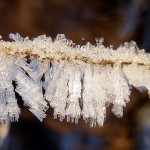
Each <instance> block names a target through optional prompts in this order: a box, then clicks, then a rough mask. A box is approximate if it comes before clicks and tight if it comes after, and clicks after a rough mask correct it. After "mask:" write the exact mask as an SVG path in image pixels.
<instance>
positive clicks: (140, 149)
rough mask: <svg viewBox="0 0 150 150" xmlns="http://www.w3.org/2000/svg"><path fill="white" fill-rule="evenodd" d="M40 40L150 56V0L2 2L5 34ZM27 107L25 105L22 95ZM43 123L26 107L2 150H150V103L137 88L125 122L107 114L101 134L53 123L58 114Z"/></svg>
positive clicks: (2, 138)
mask: <svg viewBox="0 0 150 150" xmlns="http://www.w3.org/2000/svg"><path fill="white" fill-rule="evenodd" d="M10 32H11V33H16V32H18V33H19V34H20V35H21V36H23V37H25V36H29V37H30V38H34V37H36V36H38V35H41V34H46V35H47V36H51V37H52V38H55V36H56V35H57V34H59V33H61V34H65V35H66V37H67V38H69V39H71V40H73V41H74V42H75V43H77V44H81V45H82V44H85V43H86V42H87V41H90V42H91V43H92V44H95V38H96V37H104V39H105V41H104V45H106V46H109V45H114V47H115V48H116V47H118V46H119V45H120V44H121V43H124V42H126V41H131V40H134V41H136V42H137V44H138V46H139V47H140V48H144V49H146V51H147V52H148V51H149V50H150V1H149V0H92V1H91V0H74V1H73V0H72V1H71V0H0V34H1V35H2V37H3V39H4V40H9V39H8V35H9V33H10ZM16 96H17V99H18V103H19V105H20V107H22V103H23V102H22V100H21V98H20V97H19V95H17V93H16ZM47 115H48V116H47V118H46V119H45V120H44V122H42V123H41V122H40V121H39V120H38V119H37V118H36V117H34V115H33V114H32V113H30V111H29V110H28V108H25V107H23V108H22V110H21V115H20V119H19V122H18V123H9V122H8V123H7V124H6V125H0V150H50V149H52V150H150V100H149V98H148V94H147V92H145V93H140V92H139V91H137V90H136V89H135V88H133V90H132V93H131V101H130V102H129V103H128V104H127V107H126V108H125V109H124V116H123V117H122V118H121V119H118V118H116V117H115V116H114V115H113V114H112V113H111V106H110V107H109V108H108V110H107V116H106V121H105V123H104V126H103V127H101V128H98V127H95V128H91V127H90V125H89V124H86V123H85V122H83V121H82V120H80V122H79V124H78V125H74V124H71V123H67V122H66V121H63V122H60V121H59V120H55V119H53V109H49V110H48V111H47Z"/></svg>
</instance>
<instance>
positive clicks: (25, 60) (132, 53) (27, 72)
mask: <svg viewBox="0 0 150 150" xmlns="http://www.w3.org/2000/svg"><path fill="white" fill-rule="evenodd" d="M9 37H10V39H11V40H13V41H12V42H5V41H3V40H0V123H5V122H6V119H7V118H8V117H9V118H10V120H11V121H18V118H19V114H20V109H19V107H18V105H17V100H16V98H15V92H17V93H18V94H19V95H20V96H21V97H22V100H23V102H24V106H25V107H29V110H30V111H31V112H32V113H33V114H34V115H35V116H36V117H37V118H38V119H39V120H40V121H42V120H43V119H44V118H45V117H46V110H47V109H48V104H47V102H48V103H49V104H50V106H51V107H52V108H53V109H54V118H59V119H60V121H62V120H64V119H66V120H67V121H70V122H74V123H78V120H79V119H80V118H82V119H84V120H85V122H90V125H91V126H96V125H98V126H103V124H104V121H105V118H106V109H107V107H108V106H109V104H113V107H112V112H113V113H114V114H115V115H116V116H117V117H122V115H123V108H124V107H125V106H126V103H128V102H129V101H130V92H131V89H132V86H134V87H135V88H137V89H138V90H139V91H141V92H143V91H145V89H147V90H148V94H149V97H150V54H148V53H145V50H143V49H142V50H140V49H139V48H138V47H137V44H136V43H135V42H134V41H131V42H130V43H128V42H125V43H124V44H123V45H122V46H120V47H119V48H118V49H117V50H114V49H113V46H109V47H105V46H104V45H103V44H102V43H103V41H104V39H103V38H96V45H92V44H90V43H89V42H87V44H86V45H82V46H80V45H75V44H74V43H73V42H72V41H71V40H68V39H66V37H65V35H63V34H58V35H57V37H56V39H54V40H52V38H51V37H46V35H41V36H38V37H36V38H33V40H30V39H29V37H26V38H23V37H21V36H20V35H19V33H16V34H12V33H10V35H9ZM1 38H2V37H1V36H0V39H1ZM14 82H15V84H16V85H17V86H16V87H14V86H13V83H14Z"/></svg>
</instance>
